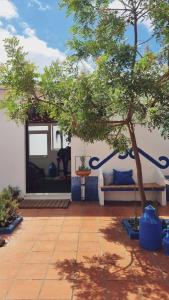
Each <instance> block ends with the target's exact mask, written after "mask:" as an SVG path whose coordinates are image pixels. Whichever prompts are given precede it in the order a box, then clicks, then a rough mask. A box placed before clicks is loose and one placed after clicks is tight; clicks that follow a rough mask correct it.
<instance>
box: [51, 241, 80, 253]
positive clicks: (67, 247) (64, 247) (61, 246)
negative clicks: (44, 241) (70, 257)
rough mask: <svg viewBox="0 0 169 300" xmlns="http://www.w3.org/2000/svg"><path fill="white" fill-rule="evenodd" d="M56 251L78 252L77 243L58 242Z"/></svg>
mask: <svg viewBox="0 0 169 300" xmlns="http://www.w3.org/2000/svg"><path fill="white" fill-rule="evenodd" d="M55 251H58V252H60V251H77V241H58V242H57V244H56V248H55Z"/></svg>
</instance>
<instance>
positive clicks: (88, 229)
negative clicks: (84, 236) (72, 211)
mask: <svg viewBox="0 0 169 300" xmlns="http://www.w3.org/2000/svg"><path fill="white" fill-rule="evenodd" d="M98 231H99V230H98V227H97V226H95V225H94V226H90V225H83V226H81V228H80V232H98Z"/></svg>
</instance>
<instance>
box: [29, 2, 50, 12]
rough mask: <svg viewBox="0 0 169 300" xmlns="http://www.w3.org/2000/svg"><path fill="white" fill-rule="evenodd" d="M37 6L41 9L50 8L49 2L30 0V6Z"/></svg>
mask: <svg viewBox="0 0 169 300" xmlns="http://www.w3.org/2000/svg"><path fill="white" fill-rule="evenodd" d="M33 6H36V7H37V8H38V9H39V10H49V9H50V6H49V5H48V4H43V3H42V2H41V1H40V0H29V2H28V7H33Z"/></svg>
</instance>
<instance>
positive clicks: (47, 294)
mask: <svg viewBox="0 0 169 300" xmlns="http://www.w3.org/2000/svg"><path fill="white" fill-rule="evenodd" d="M72 286H73V283H71V282H68V281H66V280H46V281H45V282H44V285H43V287H42V290H41V293H40V296H39V299H55V300H71V298H72Z"/></svg>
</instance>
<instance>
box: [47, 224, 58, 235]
mask: <svg viewBox="0 0 169 300" xmlns="http://www.w3.org/2000/svg"><path fill="white" fill-rule="evenodd" d="M61 228H62V227H61V226H55V225H47V226H45V227H44V228H43V233H44V234H45V233H48V232H60V231H61Z"/></svg>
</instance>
